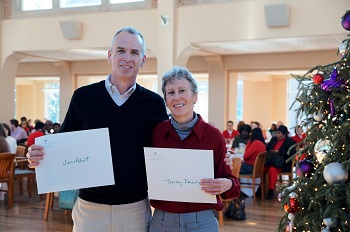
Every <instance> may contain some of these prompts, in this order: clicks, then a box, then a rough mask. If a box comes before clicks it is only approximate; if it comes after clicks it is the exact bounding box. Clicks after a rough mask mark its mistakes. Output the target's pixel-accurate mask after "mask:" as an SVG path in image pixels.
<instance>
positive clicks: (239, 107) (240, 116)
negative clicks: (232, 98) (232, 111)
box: [236, 80, 243, 122]
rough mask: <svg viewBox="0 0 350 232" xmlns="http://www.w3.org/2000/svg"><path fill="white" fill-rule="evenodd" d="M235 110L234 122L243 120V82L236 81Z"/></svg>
mask: <svg viewBox="0 0 350 232" xmlns="http://www.w3.org/2000/svg"><path fill="white" fill-rule="evenodd" d="M236 107H237V109H236V121H237V122H239V121H242V120H243V80H238V81H237V106H236Z"/></svg>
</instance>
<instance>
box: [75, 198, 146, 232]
mask: <svg viewBox="0 0 350 232" xmlns="http://www.w3.org/2000/svg"><path fill="white" fill-rule="evenodd" d="M72 217H73V221H74V226H73V232H89V231H91V232H109V231H110V232H131V231H137V232H147V230H148V225H149V222H150V220H151V217H152V215H151V208H150V205H149V200H148V198H146V199H144V200H142V201H139V202H135V203H131V204H124V205H104V204H96V203H92V202H89V201H85V200H82V199H80V198H79V197H78V199H77V201H76V203H75V205H74V208H73V212H72Z"/></svg>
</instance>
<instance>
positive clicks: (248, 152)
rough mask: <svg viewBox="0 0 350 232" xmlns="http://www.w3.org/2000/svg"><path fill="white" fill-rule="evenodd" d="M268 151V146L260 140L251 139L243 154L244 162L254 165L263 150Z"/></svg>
mask: <svg viewBox="0 0 350 232" xmlns="http://www.w3.org/2000/svg"><path fill="white" fill-rule="evenodd" d="M264 151H266V146H265V144H264V143H263V142H261V141H260V140H254V142H251V141H249V142H248V143H247V146H246V148H245V152H244V155H243V159H244V163H246V164H250V165H254V162H255V159H256V157H257V156H258V154H260V153H261V152H264Z"/></svg>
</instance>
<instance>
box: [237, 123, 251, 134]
mask: <svg viewBox="0 0 350 232" xmlns="http://www.w3.org/2000/svg"><path fill="white" fill-rule="evenodd" d="M242 131H247V132H248V133H250V132H252V127H251V126H250V125H248V124H243V125H242V126H240V127H239V128H238V132H239V133H240V134H241V133H242Z"/></svg>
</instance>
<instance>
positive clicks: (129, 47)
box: [27, 27, 232, 232]
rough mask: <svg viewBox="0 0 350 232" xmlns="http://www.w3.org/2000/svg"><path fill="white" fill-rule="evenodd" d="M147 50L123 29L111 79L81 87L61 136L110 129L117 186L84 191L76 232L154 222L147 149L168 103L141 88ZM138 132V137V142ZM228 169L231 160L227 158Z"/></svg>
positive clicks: (112, 53)
mask: <svg viewBox="0 0 350 232" xmlns="http://www.w3.org/2000/svg"><path fill="white" fill-rule="evenodd" d="M145 53H146V46H145V42H144V38H143V36H142V34H141V33H140V32H138V31H137V30H136V29H134V28H132V27H126V28H122V29H121V30H119V31H118V32H117V33H116V34H115V36H114V37H113V40H112V43H111V46H110V49H109V51H108V63H109V64H110V65H111V68H112V72H111V74H110V75H108V77H107V78H106V80H104V81H101V82H99V83H96V84H92V85H88V86H84V87H81V88H79V89H77V90H76V91H75V92H74V94H73V96H72V99H71V103H70V106H69V108H68V112H67V115H66V117H65V120H64V122H63V123H62V125H61V128H60V132H69V131H78V130H87V129H97V128H105V127H108V128H109V136H110V141H111V152H112V160H113V170H114V179H115V185H109V186H101V187H95V188H86V189H80V190H79V197H78V199H77V201H76V203H75V205H74V208H73V212H72V217H73V221H74V227H73V231H76V232H78V231H79V232H80V231H118V232H124V231H125V232H129V231H138V232H142V231H144V232H146V231H147V229H148V224H149V221H150V219H151V209H150V205H149V201H148V193H147V179H146V168H145V161H144V151H143V148H144V147H149V146H151V145H152V141H151V140H152V131H153V128H154V127H155V125H156V124H158V123H159V122H162V121H165V120H167V119H168V115H167V113H166V110H165V104H164V100H163V99H162V98H161V97H160V96H159V95H158V94H156V93H153V92H152V91H150V90H147V89H145V88H143V87H141V86H140V85H138V84H136V77H137V74H138V72H139V69H140V68H142V67H144V65H145V61H146V54H145ZM135 132H137V133H136V134H137V139H135ZM43 154H44V151H43V148H42V147H40V146H37V145H33V146H31V147H30V148H29V152H28V154H27V157H28V161H29V163H30V164H29V166H30V167H35V166H37V165H39V162H40V160H41V159H43ZM225 161H226V163H227V164H228V165H229V164H230V162H231V161H232V159H231V160H230V159H226V160H225Z"/></svg>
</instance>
